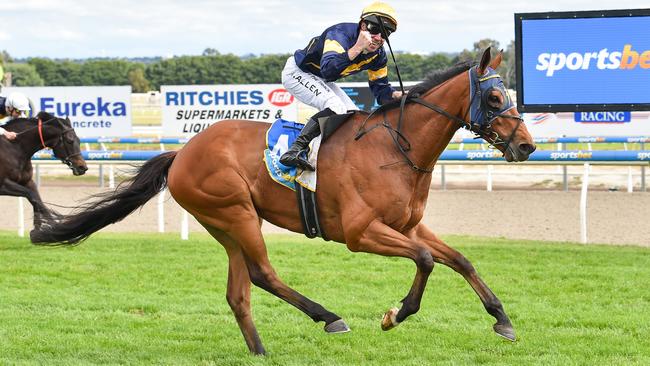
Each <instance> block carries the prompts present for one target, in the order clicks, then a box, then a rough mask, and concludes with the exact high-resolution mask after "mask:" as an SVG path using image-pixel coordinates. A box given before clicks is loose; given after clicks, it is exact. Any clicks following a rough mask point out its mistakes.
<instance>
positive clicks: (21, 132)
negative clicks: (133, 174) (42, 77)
mask: <svg viewBox="0 0 650 366" xmlns="http://www.w3.org/2000/svg"><path fill="white" fill-rule="evenodd" d="M3 128H4V129H5V130H7V131H13V132H15V133H16V135H17V136H16V139H15V140H8V139H6V138H4V137H0V195H6V196H16V197H25V198H26V199H27V200H28V201H29V203H31V205H32V207H33V209H34V228H38V227H40V226H41V224H42V223H43V222H44V220H45V221H52V219H53V218H54V216H56V214H55V213H54V211H52V210H50V209H49V208H48V207H47V206H45V204H44V203H43V201H42V200H41V196H40V194H39V193H38V187H37V186H36V183H35V182H34V180H33V179H32V177H33V174H34V173H33V169H32V161H31V159H32V156H33V155H34V154H35V153H36V152H37V151H39V150H41V149H44V148H47V147H49V148H51V149H52V151H53V152H54V156H56V157H57V158H59V159H60V160H61V161H62V162H63V163H65V164H66V165H67V166H68V167H70V169H72V173H73V174H74V175H83V174H84V173H85V172H86V170H88V167H87V166H86V162H85V161H84V159H83V157H82V156H81V151H80V146H79V137H77V134H76V133H75V132H74V129H73V128H72V126H71V124H70V120H69V119H67V118H66V119H63V118H57V117H55V116H53V115H51V114H49V113H47V112H40V113H39V114H38V115H37V116H36V117H35V118H16V119H13V120H11V121H9V122H8V123H7V124H6V125H4V126H3Z"/></svg>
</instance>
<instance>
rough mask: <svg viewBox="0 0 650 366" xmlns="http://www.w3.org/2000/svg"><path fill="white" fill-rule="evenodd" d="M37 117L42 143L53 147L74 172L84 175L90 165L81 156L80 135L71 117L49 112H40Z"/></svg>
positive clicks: (55, 154)
mask: <svg viewBox="0 0 650 366" xmlns="http://www.w3.org/2000/svg"><path fill="white" fill-rule="evenodd" d="M37 118H38V120H39V134H40V135H41V139H42V143H43V144H44V145H45V146H46V147H49V148H51V149H52V151H53V152H54V156H56V157H57V158H59V159H61V161H62V162H64V163H65V164H66V165H67V166H69V167H70V169H72V174H74V175H83V174H84V173H86V170H88V166H87V165H86V161H85V160H84V158H83V156H81V148H80V141H79V137H77V134H76V133H75V132H74V128H72V124H71V123H70V119H69V118H65V119H63V118H58V117H55V116H53V115H51V114H49V113H47V112H40V113H39V114H38V116H37ZM44 131H47V133H45V132H44Z"/></svg>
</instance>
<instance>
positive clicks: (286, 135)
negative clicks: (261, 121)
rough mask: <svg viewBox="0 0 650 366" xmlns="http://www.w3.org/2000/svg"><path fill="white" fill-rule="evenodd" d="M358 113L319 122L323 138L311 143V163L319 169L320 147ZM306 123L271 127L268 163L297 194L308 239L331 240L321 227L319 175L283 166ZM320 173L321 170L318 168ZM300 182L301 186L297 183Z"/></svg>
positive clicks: (276, 178) (266, 152) (278, 123)
mask: <svg viewBox="0 0 650 366" xmlns="http://www.w3.org/2000/svg"><path fill="white" fill-rule="evenodd" d="M354 113H355V111H350V112H348V113H345V114H335V115H332V116H329V117H322V118H319V119H318V124H319V125H320V130H321V135H320V136H319V137H316V138H315V139H314V140H313V141H312V143H311V144H310V151H309V156H308V158H309V160H310V162H313V163H314V164H313V165H314V166H316V167H317V164H315V163H316V160H317V156H318V151H319V148H320V144H322V143H323V141H325V140H326V139H328V138H329V137H330V136H332V134H334V132H335V131H336V130H337V129H338V128H339V127H340V126H341V124H343V123H344V122H345V121H347V120H348V119H349V118H350V116H352V115H353V114H354ZM302 126H303V125H302V124H300V123H296V122H293V121H287V120H283V119H278V120H276V121H275V122H273V123H272V124H271V128H269V130H268V132H267V133H266V146H267V148H266V150H264V162H265V164H266V168H267V170H268V172H269V175H270V177H271V179H273V180H274V181H275V182H277V183H279V184H281V185H283V186H285V187H287V188H289V189H291V190H294V191H295V192H296V198H297V200H298V207H299V208H300V219H301V222H302V224H303V225H302V226H303V232H304V234H305V235H306V236H307V237H308V238H314V237H316V236H320V237H321V238H323V239H325V240H328V239H327V237H326V236H325V233H324V231H323V229H322V228H321V226H320V222H319V218H318V212H319V211H318V207H317V204H316V176H317V175H316V172H315V171H314V172H311V171H303V172H301V173H300V174H299V173H298V170H297V169H296V168H295V167H288V166H285V165H283V164H282V163H280V156H282V154H284V152H285V151H287V150H288V149H289V146H291V144H292V143H293V141H294V140H295V139H296V137H298V135H299V134H300V130H301V129H302ZM317 170H318V167H317ZM296 183H297V184H296Z"/></svg>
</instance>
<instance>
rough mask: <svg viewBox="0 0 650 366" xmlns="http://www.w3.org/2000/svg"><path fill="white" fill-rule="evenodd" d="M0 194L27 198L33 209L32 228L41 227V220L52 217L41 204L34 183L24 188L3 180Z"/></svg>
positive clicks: (48, 210)
mask: <svg viewBox="0 0 650 366" xmlns="http://www.w3.org/2000/svg"><path fill="white" fill-rule="evenodd" d="M0 194H5V195H8V196H15V197H25V198H27V200H28V201H29V203H30V204H31V205H32V207H33V208H34V228H38V227H40V226H41V224H42V221H43V220H42V219H43V218H46V219H49V218H51V216H52V215H51V211H50V209H49V208H47V206H45V204H43V201H42V200H41V196H40V195H39V194H38V189H37V188H36V183H34V181H30V182H29V183H28V184H27V185H26V186H23V185H20V184H18V183H16V182H14V181H11V180H9V179H5V180H4V181H3V182H2V184H1V185H0Z"/></svg>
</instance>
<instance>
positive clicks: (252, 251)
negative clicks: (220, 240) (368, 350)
mask: <svg viewBox="0 0 650 366" xmlns="http://www.w3.org/2000/svg"><path fill="white" fill-rule="evenodd" d="M240 209H241V207H239V206H238V208H237V211H235V210H222V211H220V214H219V215H218V216H219V217H230V218H237V219H236V221H235V222H230V223H229V224H228V225H227V226H228V230H227V232H226V233H227V235H228V236H229V237H230V238H231V239H232V240H233V241H234V242H236V243H237V244H238V245H239V247H240V248H241V251H242V255H243V257H244V260H245V262H246V266H247V268H248V275H249V277H250V280H251V282H252V283H253V284H254V285H255V286H257V287H259V288H261V289H263V290H266V291H268V292H270V293H271V294H273V295H275V296H277V297H279V298H281V299H282V300H284V301H286V302H288V303H289V304H291V305H293V306H295V307H296V308H298V309H299V310H300V311H302V312H303V313H305V314H307V316H309V317H310V318H311V319H312V320H313V321H314V322H320V321H322V322H325V331H326V332H328V333H343V332H347V331H349V330H350V329H349V328H348V326H347V324H345V322H344V321H343V320H342V319H341V317H339V316H338V315H336V314H334V313H332V312H330V311H328V310H327V309H325V308H324V307H323V306H321V305H320V304H318V303H316V302H314V301H312V300H310V299H308V298H307V297H305V296H303V295H302V294H300V293H298V292H297V291H295V290H293V289H292V288H290V287H289V286H287V285H286V284H285V283H284V282H282V280H281V279H280V277H279V276H278V275H277V274H276V273H275V270H274V269H273V266H271V263H270V261H269V258H268V254H267V252H266V245H265V243H264V237H263V236H262V231H261V225H260V223H259V217H258V216H257V213H256V212H255V211H254V210H252V211H250V212H249V211H248V210H246V212H242V211H240ZM212 215H214V212H213V213H212ZM197 219H198V220H199V221H200V222H203V223H204V226H206V225H209V226H213V227H217V226H218V225H219V226H221V225H220V224H223V223H224V222H223V221H222V220H218V219H213V218H211V217H209V216H204V215H200V214H199V215H198V216H197ZM213 221H214V224H212V223H211V222H213Z"/></svg>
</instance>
